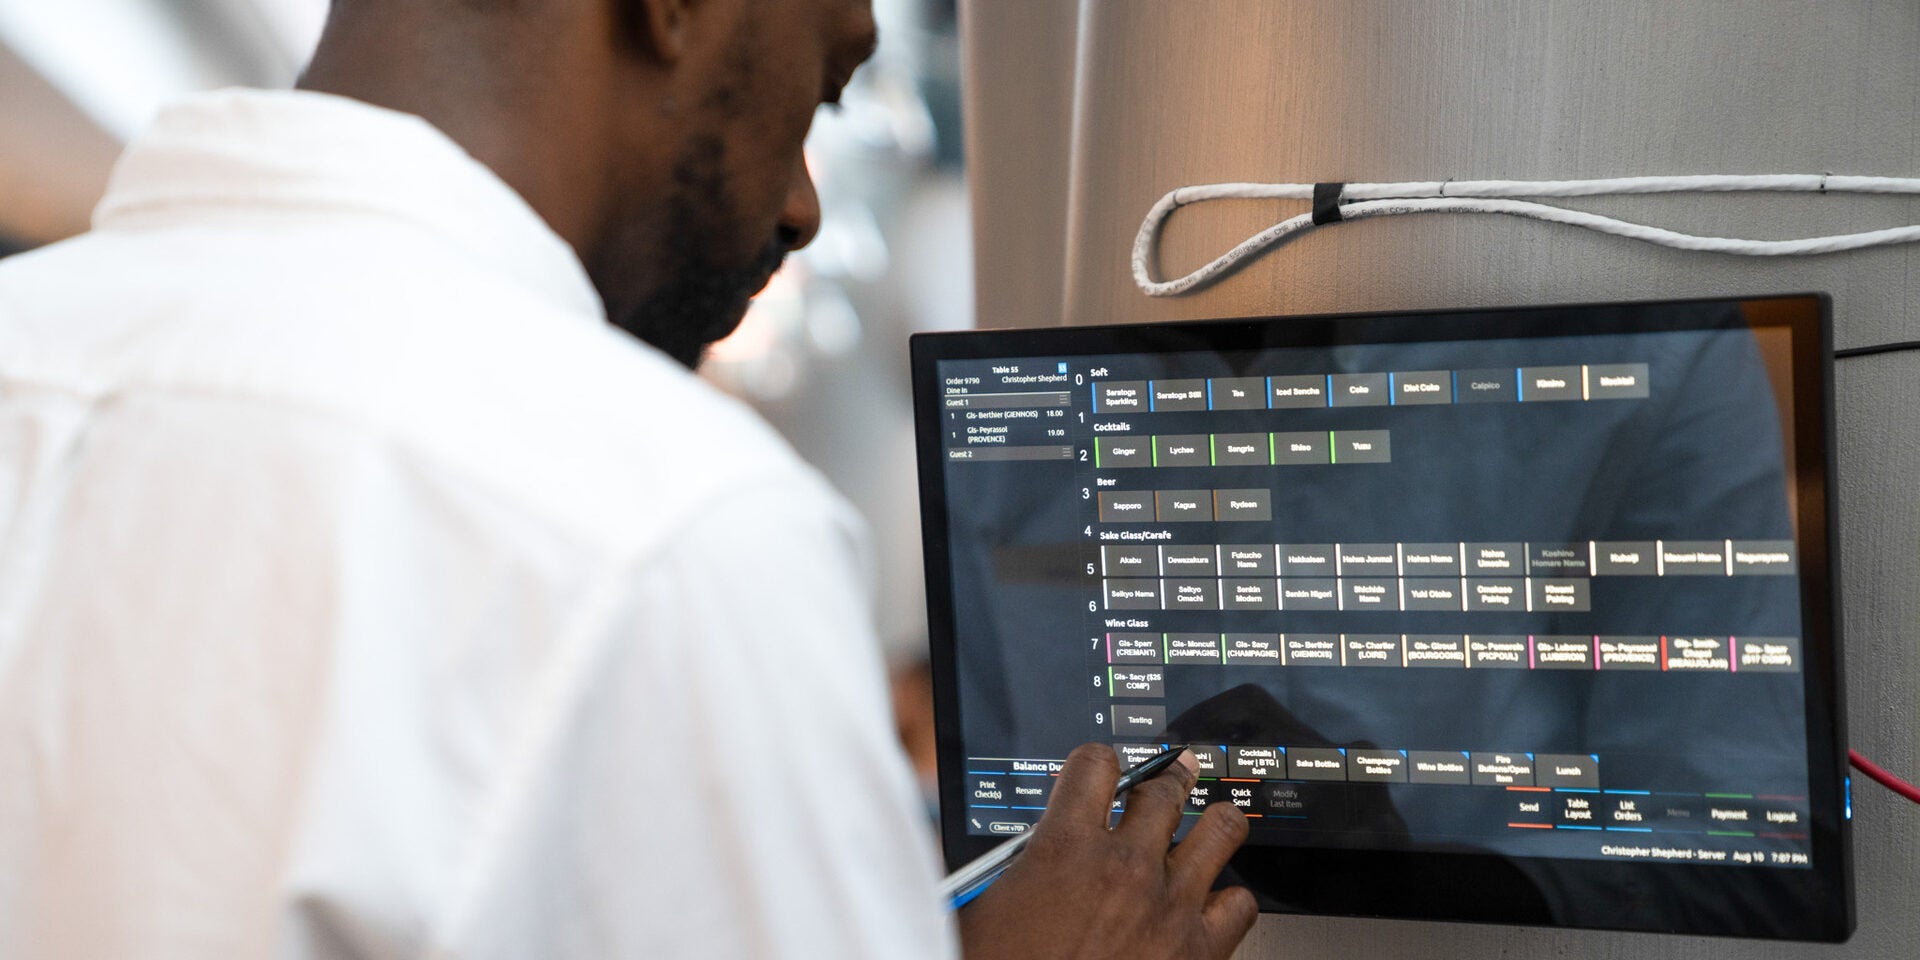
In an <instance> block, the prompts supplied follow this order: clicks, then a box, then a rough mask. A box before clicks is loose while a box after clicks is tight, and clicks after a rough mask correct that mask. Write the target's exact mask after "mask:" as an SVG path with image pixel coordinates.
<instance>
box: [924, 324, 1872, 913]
mask: <svg viewBox="0 0 1920 960" xmlns="http://www.w3.org/2000/svg"><path fill="white" fill-rule="evenodd" d="M1826 315H1827V308H1826V302H1825V300H1824V298H1822V297H1818V296H1803V297H1777V298H1757V299H1747V300H1715V301H1690V302H1672V303H1640V304H1614V305H1602V306H1583V307H1540V308H1524V309H1502V310H1485V311H1458V312H1449V313H1423V314H1398V315H1369V316H1346V317H1312V318H1274V319H1268V320H1233V321H1212V322H1200V323H1164V324H1144V325H1136V326H1121V327H1086V328H1054V329H1045V330H1020V331H981V332H972V333H963V334H938V335H927V336H922V337H919V338H916V340H915V342H914V374H915V394H916V407H917V410H918V427H919V443H920V467H921V484H922V495H923V515H924V521H925V531H926V545H927V560H928V586H929V602H930V607H931V614H932V616H931V624H932V635H933V649H934V669H935V679H936V699H937V714H938V717H937V719H938V726H939V743H940V753H941V757H940V760H941V768H940V787H941V814H942V827H943V831H944V837H945V843H946V849H947V854H948V857H949V860H950V861H954V862H958V861H961V860H964V859H966V858H968V857H970V856H971V855H973V854H976V853H978V852H979V851H981V850H984V849H985V848H987V847H989V846H991V845H992V843H994V842H996V839H997V838H1002V837H1005V836H1009V835H1014V834H1018V833H1020V832H1023V831H1025V830H1027V829H1029V828H1031V827H1032V826H1033V824H1035V823H1036V822H1037V821H1038V818H1039V816H1040V814H1041V812H1042V811H1043V810H1044V808H1045V806H1046V803H1047V799H1048V796H1049V793H1050V791H1051V789H1052V785H1053V782H1054V779H1055V777H1056V775H1057V774H1058V772H1059V770H1060V769H1061V764H1062V760H1063V758H1064V757H1065V756H1066V754H1067V753H1068V751H1070V750H1072V749H1073V748H1074V747H1075V746H1076V745H1078V744H1080V743H1083V742H1085V741H1088V740H1097V741H1103V742H1106V743H1109V744H1111V745H1112V746H1113V748H1114V749H1115V750H1116V751H1117V752H1118V753H1119V755H1120V758H1121V761H1122V763H1123V764H1131V763H1134V762H1138V761H1139V760H1141V759H1144V758H1145V757H1147V756H1150V755H1152V754H1153V753H1155V752H1157V751H1159V750H1161V749H1162V748H1163V747H1164V746H1165V745H1168V744H1174V743H1192V744H1194V752H1195V754H1196V755H1197V757H1198V760H1199V765H1200V771H1199V776H1200V779H1199V782H1198V784H1197V785H1196V786H1195V787H1194V789H1193V791H1192V793H1191V795H1190V796H1189V797H1188V800H1187V808H1186V813H1187V814H1188V816H1187V817H1186V818H1185V821H1186V823H1187V824H1191V823H1192V822H1193V821H1194V820H1195V819H1196V818H1197V817H1198V815H1199V814H1200V813H1201V812H1202V811H1203V810H1204V809H1205V808H1206V807H1208V806H1210V805H1214V804H1232V805H1234V806H1237V807H1239V808H1240V810H1241V812H1243V813H1244V814H1245V815H1246V816H1247V817H1248V818H1249V821H1250V825H1251V837H1250V839H1249V842H1248V845H1247V847H1246V848H1245V849H1244V850H1243V851H1242V852H1241V854H1240V855H1239V856H1238V857H1237V858H1236V860H1235V861H1234V864H1233V866H1232V867H1230V869H1229V876H1228V879H1229V880H1230V881H1233V882H1239V883H1244V884H1247V885H1249V886H1250V887H1252V889H1253V890H1254V892H1255V893H1256V894H1258V895H1259V897H1260V899H1261V903H1262V906H1263V907H1264V908H1265V909H1268V910H1283V911H1307V912H1323V913H1345V914H1361V915H1376V916H1405V917H1422V918H1438V919H1463V920H1484V921H1496V922H1521V923H1539V924H1554V925H1569V926H1587V927H1609V928H1627V929H1645V930H1666V931H1676V932H1695V933H1716V934H1731V935H1744V936H1772V937H1787V938H1799V939H1840V938H1844V936H1845V935H1846V933H1847V932H1848V931H1850V930H1851V927H1852V906H1851V892H1850V886H1849V883H1850V881H1849V876H1850V870H1849V863H1848V857H1849V853H1848V848H1847V836H1846V830H1845V826H1846V823H1845V821H1846V819H1847V817H1848V816H1849V809H1848V798H1847V796H1846V791H1847V789H1848V785H1847V782H1846V779H1845V776H1844V773H1845V771H1844V767H1843V758H1844V750H1842V749H1841V747H1840V744H1841V739H1840V738H1841V736H1842V731H1841V729H1840V684H1839V677H1838V672H1837V666H1836V664H1837V652H1838V650H1837V647H1838V638H1837V635H1836V631H1835V629H1834V615H1833V609H1832V578H1833V569H1832V567H1833V556H1832V551H1831V544H1830V541H1829V537H1830V526H1829V519H1828V512H1829V510H1828V498H1829V472H1830V471H1829V454H1828V449H1829V446H1830V444H1829V440H1828V436H1829V433H1830V427H1829V423H1830V414H1829V412H1828V411H1829V408H1830V400H1829V387H1828V371H1829V369H1830V359H1829V353H1830V349H1829V347H1828V345H1827V342H1826V337H1827V326H1828V324H1827V322H1826ZM1117 815H1118V810H1116V816H1117ZM1183 829H1184V828H1183Z"/></svg>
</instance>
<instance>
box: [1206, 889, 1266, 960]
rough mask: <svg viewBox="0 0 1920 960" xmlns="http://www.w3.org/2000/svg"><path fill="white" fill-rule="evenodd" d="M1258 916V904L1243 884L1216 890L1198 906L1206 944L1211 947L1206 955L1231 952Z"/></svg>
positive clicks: (1223, 956)
mask: <svg viewBox="0 0 1920 960" xmlns="http://www.w3.org/2000/svg"><path fill="white" fill-rule="evenodd" d="M1259 916H1260V904H1259V903H1258V902H1256V901H1255V900H1254V899H1253V894H1251V893H1249V892H1247V888H1246V887H1228V888H1226V889H1225V890H1215V891H1214V892H1213V893H1212V894H1211V895H1209V896H1208V897H1207V903H1206V906H1204V907H1202V908H1201V910H1200V923H1201V925H1202V926H1203V927H1205V928H1206V931H1207V933H1206V937H1207V944H1208V945H1209V946H1210V947H1211V949H1210V950H1209V951H1208V953H1207V955H1208V956H1209V957H1212V958H1215V960H1227V958H1229V957H1231V956H1233V951H1234V949H1235V948H1237V947H1239V946H1240V941H1242V940H1244V939H1246V936H1247V931H1248V930H1251V929H1253V921H1254V920H1255V919H1257V918H1259Z"/></svg>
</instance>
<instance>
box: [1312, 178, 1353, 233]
mask: <svg viewBox="0 0 1920 960" xmlns="http://www.w3.org/2000/svg"><path fill="white" fill-rule="evenodd" d="M1346 188H1347V185H1346V184H1344V183H1316V184H1314V185H1313V225H1314V226H1316V227H1317V226H1319V225H1321V224H1323V223H1339V222H1340V191H1342V190H1345V189H1346Z"/></svg>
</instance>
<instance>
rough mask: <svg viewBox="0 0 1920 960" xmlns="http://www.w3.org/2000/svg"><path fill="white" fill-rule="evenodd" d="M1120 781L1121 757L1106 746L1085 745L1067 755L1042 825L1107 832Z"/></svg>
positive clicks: (1041, 820)
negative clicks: (1095, 828) (1094, 828)
mask: <svg viewBox="0 0 1920 960" xmlns="http://www.w3.org/2000/svg"><path fill="white" fill-rule="evenodd" d="M1119 782H1120V758H1119V757H1116V756H1114V755H1113V748H1111V747H1109V746H1107V745H1106V744H1103V743H1083V744H1081V745H1080V746H1078V747H1075V748H1074V750H1073V752H1072V753H1069V754H1067V762H1066V765H1065V766H1063V767H1062V768H1061V769H1060V776H1059V778H1058V779H1056V780H1055V781H1054V784H1053V796H1052V798H1051V799H1049V800H1048V801H1047V812H1045V813H1043V814H1041V815H1040V822H1041V823H1043V824H1053V825H1054V826H1055V827H1058V826H1061V825H1068V826H1075V827H1082V828H1084V827H1089V826H1095V825H1097V826H1099V827H1100V828H1101V829H1102V830H1104V829H1106V826H1107V818H1108V817H1109V816H1110V814H1111V812H1112V810H1113V788H1114V785H1115V784H1117V783H1119Z"/></svg>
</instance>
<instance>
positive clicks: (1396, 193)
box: [1133, 173, 1920, 297]
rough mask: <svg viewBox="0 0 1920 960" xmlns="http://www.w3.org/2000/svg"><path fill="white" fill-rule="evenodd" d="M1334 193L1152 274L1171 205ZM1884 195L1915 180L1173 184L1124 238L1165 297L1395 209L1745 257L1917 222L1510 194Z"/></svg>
mask: <svg viewBox="0 0 1920 960" xmlns="http://www.w3.org/2000/svg"><path fill="white" fill-rule="evenodd" d="M1316 186H1319V187H1320V188H1321V191H1322V196H1323V197H1325V196H1328V195H1329V193H1330V191H1329V190H1328V188H1329V187H1333V188H1336V189H1335V190H1333V191H1331V195H1332V196H1333V197H1334V198H1335V201H1336V203H1335V205H1334V206H1333V207H1332V208H1331V210H1323V211H1320V213H1321V215H1320V217H1318V218H1316V216H1315V214H1313V213H1303V214H1301V215H1300V216H1297V217H1290V218H1288V219H1286V220H1282V221H1280V222H1279V223H1276V224H1274V225H1273V226H1271V227H1268V228H1267V229H1265V230H1262V231H1261V232H1259V233H1256V234H1254V235H1253V236H1251V237H1248V238H1247V239H1245V240H1243V241H1241V242H1240V243H1239V244H1238V245H1236V246H1235V247H1234V248H1233V249H1231V250H1228V251H1227V252H1226V253H1224V254H1221V255H1220V256H1219V257H1217V258H1215V259H1214V260H1213V262H1211V263H1208V264H1207V265H1206V266H1203V267H1201V268H1200V269H1198V270H1195V271H1193V272H1192V273H1189V274H1187V275H1186V276H1184V277H1179V278H1177V279H1174V280H1156V279H1154V276H1153V272H1152V270H1151V269H1150V268H1149V267H1148V263H1147V261H1148V260H1149V259H1150V258H1151V256H1152V253H1153V248H1154V246H1155V244H1156V243H1157V242H1158V241H1159V237H1160V228H1161V226H1162V225H1163V224H1165V223H1166V220H1167V218H1168V217H1169V216H1172V215H1173V212H1174V211H1175V210H1178V209H1180V208H1181V207H1184V206H1187V205H1189V204H1194V203H1201V202H1204V201H1207V200H1313V199H1314V191H1315V187H1316ZM1733 191H1766V192H1773V193H1885V194H1914V195H1920V179H1913V178H1905V177H1854V176H1837V175H1830V174H1821V173H1814V174H1768V175H1758V176H1723V175H1713V174H1707V175H1698V176H1683V177H1619V178H1614V179H1608V180H1425V181H1409V182H1405V183H1348V184H1320V185H1316V184H1311V183H1210V184H1202V185H1198V186H1190V187H1180V188H1177V189H1175V190H1172V191H1170V192H1168V193H1167V195H1166V196H1164V197H1161V198H1160V200H1159V202H1158V203H1155V204H1154V205H1153V208H1152V209H1151V210H1148V211H1147V217H1146V219H1145V220H1144V221H1143V222H1142V223H1141V224H1140V233H1139V234H1138V235H1136V236H1135V237H1134V239H1133V279H1134V282H1135V283H1137V284H1139V286H1140V290H1141V292H1142V293H1145V294H1146V295H1147V296H1149V297H1173V296H1179V295H1180V294H1183V293H1188V292H1191V291H1193V290H1197V289H1199V288H1201V287H1204V286H1207V285H1208V284H1210V283H1213V282H1214V281H1215V280H1218V279H1220V277H1222V276H1224V275H1225V274H1227V273H1228V272H1230V271H1232V270H1233V269H1234V268H1235V267H1237V266H1239V265H1240V263H1241V262H1242V261H1244V260H1247V259H1248V258H1250V257H1254V256H1256V255H1258V254H1260V253H1262V252H1263V251H1265V250H1267V249H1269V248H1271V247H1273V246H1275V245H1277V244H1279V243H1281V242H1283V241H1285V240H1287V239H1288V238H1290V237H1293V236H1297V235H1299V234H1302V233H1305V232H1307V231H1309V230H1312V229H1314V228H1315V227H1318V226H1321V225H1323V224H1325V223H1330V222H1338V221H1341V220H1364V219H1366V218H1368V217H1390V216H1395V215H1398V214H1403V213H1500V214H1506V215H1508V216H1515V217H1526V218H1528V219H1531V220H1545V221H1548V222H1550V223H1564V224H1569V225H1571V226H1576V227H1585V228H1587V229H1589V230H1598V231H1599V232H1601V233H1610V234H1613V235H1614V236H1619V237H1631V238H1633V239H1635V240H1644V241H1646V242H1648V243H1657V244H1660V245H1661V246H1665V247H1673V248H1676V249H1679V250H1700V251H1705V252H1708V253H1727V254H1735V255H1738V256H1747V257H1788V256H1814V255H1817V254H1823V253H1839V252H1841V251H1843V250H1859V249H1861V248H1864V247H1879V246H1888V245H1891V244H1897V243H1912V242H1914V241H1916V240H1920V224H1915V225H1912V226H1905V227H1889V228H1887V229H1884V230H1869V231H1866V232H1864V233H1846V234H1839V235H1836V236H1827V237H1807V238H1804V239H1799V240H1739V239H1734V238H1730V237H1700V236H1694V235H1692V234H1687V233H1680V232H1679V231H1676V230H1668V229H1665V228H1663V227H1653V226H1648V225H1646V224H1641V223H1632V222H1629V221H1626V220H1620V219H1617V218H1614V217H1605V216H1601V215H1600V214H1597V213H1588V212H1586V211H1584V210H1569V209H1567V208H1565V207H1556V206H1553V205H1552V204H1546V203H1539V202H1536V201H1535V200H1522V199H1514V198H1517V197H1535V198H1537V197H1597V196H1608V195H1618V194H1645V193H1722V192H1733Z"/></svg>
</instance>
